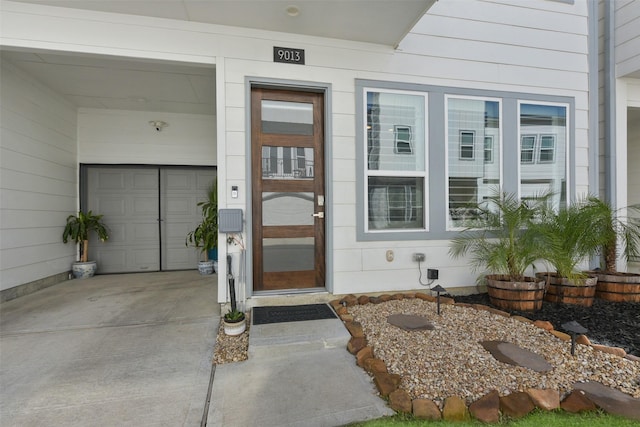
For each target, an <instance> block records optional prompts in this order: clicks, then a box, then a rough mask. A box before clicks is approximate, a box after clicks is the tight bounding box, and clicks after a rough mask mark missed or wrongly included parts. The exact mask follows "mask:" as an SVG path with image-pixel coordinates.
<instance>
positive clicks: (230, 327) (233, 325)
mask: <svg viewBox="0 0 640 427" xmlns="http://www.w3.org/2000/svg"><path fill="white" fill-rule="evenodd" d="M222 321H223V323H224V333H225V334H227V335H232V336H234V335H240V334H241V333H243V332H244V331H245V330H246V329H247V322H246V317H245V315H244V313H243V312H242V311H240V310H238V309H237V308H235V307H232V308H231V310H230V311H229V312H228V313H226V314H225V315H224V317H223V320H222Z"/></svg>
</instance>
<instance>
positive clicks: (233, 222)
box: [218, 209, 242, 233]
mask: <svg viewBox="0 0 640 427" xmlns="http://www.w3.org/2000/svg"><path fill="white" fill-rule="evenodd" d="M218 231H219V232H220V233H240V232H241V231H242V209H220V210H219V211H218Z"/></svg>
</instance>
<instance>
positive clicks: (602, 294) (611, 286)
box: [596, 273, 640, 302]
mask: <svg viewBox="0 0 640 427" xmlns="http://www.w3.org/2000/svg"><path fill="white" fill-rule="evenodd" d="M597 276H598V285H597V286H596V297H598V298H601V299H603V300H607V301H614V302H640V274H634V273H615V274H603V273H597Z"/></svg>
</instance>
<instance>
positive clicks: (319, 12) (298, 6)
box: [14, 0, 436, 47]
mask: <svg viewBox="0 0 640 427" xmlns="http://www.w3.org/2000/svg"><path fill="white" fill-rule="evenodd" d="M14 1H17V2H22V3H35V4H42V5H47V6H56V7H68V8H74V9H86V10H93V11H101V12H111V13H123V14H128V15H140V16H151V17H156V18H168V19H178V20H183V21H193V22H203V23H209V24H218V25H229V26H234V27H243V28H254V29H260V30H269V31H280V32H285V33H292V34H303V35H309V36H320V37H329V38H336V39H343V40H353V41H360V42H368V43H376V44H382V45H387V46H392V47H396V46H397V45H398V43H400V41H401V40H402V38H403V37H404V36H405V35H406V34H407V33H408V32H409V30H411V28H412V27H413V26H414V25H415V23H416V22H417V21H418V20H419V19H420V18H421V17H422V15H424V14H425V12H426V11H427V10H428V9H429V7H431V5H432V4H433V3H435V2H436V0H285V1H282V0H14Z"/></svg>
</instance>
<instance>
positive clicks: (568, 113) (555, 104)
mask: <svg viewBox="0 0 640 427" xmlns="http://www.w3.org/2000/svg"><path fill="white" fill-rule="evenodd" d="M517 103H518V112H517V129H516V131H517V135H518V139H520V136H521V134H522V127H521V126H520V115H521V111H522V104H531V105H543V106H552V107H564V108H565V111H566V117H565V120H566V121H565V124H564V131H565V135H564V137H565V144H564V145H565V153H564V154H565V156H564V158H565V162H564V167H565V191H566V196H565V197H566V203H567V204H569V203H571V200H573V199H572V197H573V191H572V190H573V187H572V185H573V181H572V180H571V167H572V165H571V150H570V149H571V126H572V124H571V114H572V110H571V105H570V104H569V103H566V102H552V101H549V102H547V101H531V100H527V99H526V98H525V97H522V98H519V99H518V101H517ZM557 146H558V144H557V135H556V147H557ZM556 153H557V150H556ZM520 167H521V162H520V150H518V165H517V168H518V191H517V193H518V198H521V197H522V194H521V193H522V185H520V183H521V182H522V174H521V169H520Z"/></svg>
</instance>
